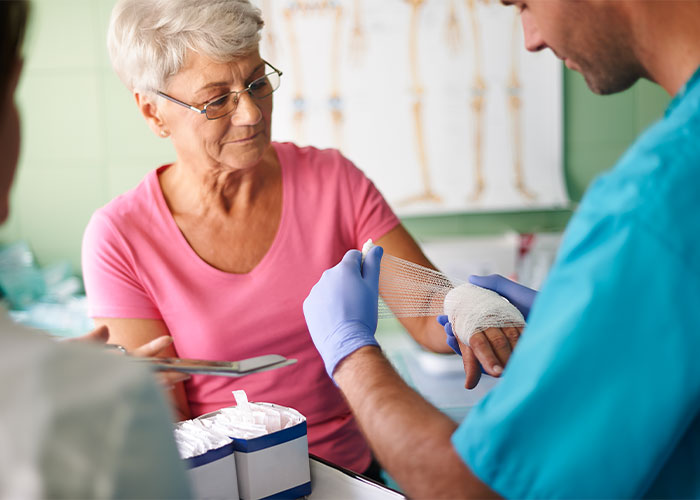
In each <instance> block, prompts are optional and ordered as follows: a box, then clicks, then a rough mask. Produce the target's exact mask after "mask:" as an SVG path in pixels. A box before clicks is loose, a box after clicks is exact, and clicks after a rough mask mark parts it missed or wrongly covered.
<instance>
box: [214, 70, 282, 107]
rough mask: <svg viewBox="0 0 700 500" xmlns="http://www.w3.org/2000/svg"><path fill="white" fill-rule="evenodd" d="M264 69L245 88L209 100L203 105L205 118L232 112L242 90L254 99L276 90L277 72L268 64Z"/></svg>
mask: <svg viewBox="0 0 700 500" xmlns="http://www.w3.org/2000/svg"><path fill="white" fill-rule="evenodd" d="M265 70H266V74H265V76H263V77H261V78H258V79H257V80H253V81H252V82H251V83H250V85H248V87H247V88H246V89H245V90H241V91H233V92H230V93H228V94H226V95H223V96H221V97H219V98H218V99H215V100H213V101H211V102H209V103H208V104H207V105H206V107H205V110H206V114H207V118H208V119H210V120H215V119H216V118H221V117H222V116H224V115H226V114H228V113H231V112H233V111H234V110H235V109H236V106H237V105H238V99H239V98H240V94H242V93H243V92H248V94H249V95H250V96H251V97H253V98H255V99H264V98H265V97H267V96H269V95H270V94H272V93H273V92H274V91H275V90H277V89H278V88H279V86H280V75H279V73H278V72H277V71H275V70H274V69H272V68H271V67H270V66H269V65H266V66H265Z"/></svg>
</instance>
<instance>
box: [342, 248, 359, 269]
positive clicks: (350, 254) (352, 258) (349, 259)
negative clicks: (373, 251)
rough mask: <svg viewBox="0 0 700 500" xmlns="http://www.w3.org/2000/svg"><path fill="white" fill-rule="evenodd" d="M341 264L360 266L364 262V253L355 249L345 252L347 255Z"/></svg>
mask: <svg viewBox="0 0 700 500" xmlns="http://www.w3.org/2000/svg"><path fill="white" fill-rule="evenodd" d="M341 262H345V263H348V264H352V265H357V266H359V265H360V263H361V262H362V252H360V251H359V250H355V249H352V250H348V251H347V252H345V255H344V256H343V260H342V261H341Z"/></svg>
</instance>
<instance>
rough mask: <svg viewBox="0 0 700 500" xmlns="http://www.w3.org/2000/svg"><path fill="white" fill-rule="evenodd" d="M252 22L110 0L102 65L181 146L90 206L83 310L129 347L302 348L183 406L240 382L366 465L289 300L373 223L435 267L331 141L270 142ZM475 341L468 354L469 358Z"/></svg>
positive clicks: (193, 392) (184, 394) (225, 401)
mask: <svg viewBox="0 0 700 500" xmlns="http://www.w3.org/2000/svg"><path fill="white" fill-rule="evenodd" d="M262 26H263V19H262V18H261V14H260V11H259V10H258V9H257V8H256V7H254V6H253V5H252V4H251V3H250V2H249V1H247V0H120V1H118V2H117V3H116V5H115V7H114V9H113V11H112V17H111V21H110V27H109V34H108V47H109V52H110V57H111V60H112V64H113V66H114V69H115V71H116V72H117V74H118V75H119V77H120V78H121V80H122V81H123V82H124V84H125V85H126V87H127V88H128V89H129V90H130V91H131V92H132V93H133V95H134V99H135V103H136V105H137V107H138V110H139V111H140V112H141V114H142V115H143V117H144V119H145V120H146V123H147V124H148V126H149V127H150V129H151V131H152V132H153V133H155V134H156V135H157V136H159V137H161V138H163V139H167V140H170V141H171V142H172V144H173V147H174V150H175V154H176V160H175V162H174V163H172V164H168V165H163V166H161V167H159V168H157V169H154V170H153V171H151V172H150V173H149V174H147V176H146V177H145V179H144V180H143V181H142V182H141V183H140V184H139V185H138V186H136V187H135V188H134V189H132V190H130V191H128V192H127V193H125V194H123V195H121V196H119V197H117V198H116V199H114V200H112V201H111V202H110V203H109V204H107V205H106V206H104V207H103V208H101V209H99V210H98V211H97V212H96V213H95V214H94V215H93V217H92V219H91V221H90V223H89V225H88V227H87V229H86V231H85V235H84V240H83V256H82V258H83V275H84V278H85V287H86V291H87V297H88V302H89V313H90V315H91V316H92V317H94V318H95V321H96V322H97V323H98V324H103V325H107V326H109V331H110V341H112V342H116V343H119V344H121V345H124V346H126V347H133V346H136V345H140V344H142V343H144V342H147V341H149V340H151V339H153V338H155V337H157V336H160V335H172V337H173V338H174V343H173V345H172V346H171V347H170V348H169V349H170V350H169V351H168V352H167V355H169V356H179V357H182V358H201V359H213V360H235V359H243V358H248V357H252V356H257V355H262V354H271V353H276V354H281V355H283V356H285V357H287V358H296V359H298V361H299V362H298V363H297V364H295V365H292V366H290V367H287V368H285V369H283V370H275V371H269V372H266V373H260V374H255V375H247V376H245V377H241V378H238V379H225V378H215V377H204V376H197V375H195V376H193V377H192V379H191V380H189V381H187V382H186V383H185V384H184V386H181V387H178V388H177V389H176V391H174V404H175V407H176V409H177V414H178V418H180V419H183V418H190V417H195V416H198V415H201V414H204V413H207V412H210V411H213V410H216V409H219V408H221V407H225V406H230V405H231V404H232V398H231V391H232V390H234V389H239V388H245V390H246V391H247V393H248V396H249V397H250V399H251V400H253V401H268V402H272V403H277V404H281V405H284V406H289V407H293V408H296V409H297V410H299V411H300V412H301V413H303V414H304V415H305V416H306V418H307V423H308V438H309V449H310V451H311V452H312V453H314V454H316V455H319V456H321V457H323V458H325V459H327V460H330V461H332V462H334V463H336V464H339V465H342V466H344V467H347V468H349V469H352V470H354V471H356V472H360V473H365V474H366V475H369V476H371V477H373V478H375V479H378V470H377V466H376V462H373V461H372V458H371V454H370V450H369V447H368V446H367V443H366V442H365V440H364V438H363V437H362V434H361V433H360V430H359V428H358V427H357V424H356V423H355V420H354V418H353V416H352V413H351V412H350V409H349V408H348V406H347V404H346V402H345V401H344V399H343V397H342V395H341V393H340V391H339V390H338V388H337V387H336V386H335V385H334V384H333V382H332V380H331V379H330V378H329V377H328V376H326V373H325V371H324V364H323V362H322V360H321V358H320V357H319V355H318V352H317V351H316V349H314V346H313V343H312V342H311V338H310V337H309V333H308V330H307V327H306V323H305V321H304V315H303V311H302V303H303V300H304V298H305V297H306V295H307V294H308V292H309V290H310V289H311V287H312V286H313V284H314V283H315V282H316V280H317V279H318V276H319V275H320V274H321V272H322V271H323V270H324V269H326V268H328V267H330V266H332V265H333V264H335V263H336V262H337V261H338V260H339V259H340V258H341V257H342V256H343V254H344V253H345V252H346V251H347V250H349V249H351V248H360V247H362V245H363V243H364V242H365V241H366V240H367V239H369V238H372V239H373V240H374V241H376V242H377V243H378V244H380V245H383V246H384V248H386V249H387V251H388V252H391V253H392V254H393V255H396V256H397V257H401V258H404V259H407V260H410V261H413V262H416V263H418V264H421V265H424V266H429V267H432V265H431V264H430V262H429V261H428V259H427V258H426V257H425V256H424V255H423V253H422V252H421V250H420V248H419V247H418V245H417V244H416V242H415V241H414V240H413V238H412V237H411V236H410V235H409V234H408V232H407V231H406V230H405V229H404V228H403V226H402V225H401V223H400V222H399V220H398V218H397V217H396V216H395V215H394V213H393V212H392V210H391V209H390V208H389V205H388V204H387V202H386V201H385V200H384V198H383V197H382V195H381V193H380V192H379V190H378V189H377V188H376V187H375V186H374V185H373V183H372V182H371V181H370V180H369V179H368V178H367V177H366V176H365V175H364V174H363V173H362V172H361V171H360V170H359V169H358V168H357V167H355V165H353V164H352V163H351V162H350V161H349V160H348V159H346V158H345V157H343V156H342V155H341V154H340V153H339V152H338V151H336V150H331V149H328V150H319V149H316V148H313V147H299V146H297V145H295V144H292V143H278V142H272V141H271V121H272V110H273V96H274V94H273V92H274V91H275V90H276V89H277V88H278V87H279V85H280V84H281V82H282V79H281V78H282V71H281V70H280V69H278V68H276V67H275V66H274V62H269V61H265V60H263V59H262V58H261V56H260V53H259V40H260V30H261V28H262ZM404 325H405V326H406V328H407V329H408V330H409V332H410V333H411V334H412V335H413V337H414V338H415V339H416V340H417V341H418V342H419V343H421V344H422V345H423V346H425V347H426V348H429V349H431V350H435V351H447V350H449V349H448V348H447V346H446V345H445V342H444V332H443V330H442V328H441V327H440V325H438V324H437V323H436V321H435V319H434V318H409V319H406V320H405V321H404ZM513 334H514V339H513V342H515V341H516V340H517V335H518V334H519V332H513ZM498 335H502V334H501V333H500V332H498ZM351 344H352V341H348V345H351ZM485 344H486V345H485V348H484V349H483V353H482V354H481V356H482V357H481V362H482V364H483V365H484V367H485V368H484V369H485V370H486V371H487V372H488V373H491V374H493V375H496V376H497V375H498V374H499V373H500V369H501V366H502V364H503V362H504V361H505V360H506V359H507V356H508V355H509V353H510V343H509V341H508V340H505V345H506V346H507V349H504V352H503V353H502V357H501V358H500V359H499V358H497V357H496V355H495V354H494V353H493V351H492V350H491V349H490V347H488V342H485ZM469 354H470V355H471V354H472V353H471V351H469ZM479 355H480V353H479V352H477V353H476V354H474V356H473V357H472V358H469V359H472V361H473V364H472V369H473V370H475V371H476V370H478V371H480V366H479V363H478V362H477V357H478V356H479ZM466 357H467V356H466V355H465V358H466Z"/></svg>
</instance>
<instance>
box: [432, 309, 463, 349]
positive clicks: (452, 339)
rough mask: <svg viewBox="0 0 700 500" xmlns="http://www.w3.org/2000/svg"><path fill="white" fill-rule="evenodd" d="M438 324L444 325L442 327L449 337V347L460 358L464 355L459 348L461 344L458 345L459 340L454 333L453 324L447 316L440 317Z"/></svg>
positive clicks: (447, 340)
mask: <svg viewBox="0 0 700 500" xmlns="http://www.w3.org/2000/svg"><path fill="white" fill-rule="evenodd" d="M437 321H438V323H440V324H441V325H442V327H443V328H444V329H445V334H446V335H447V339H446V342H447V345H448V346H450V348H451V349H452V350H453V351H454V352H455V353H457V354H459V355H460V356H461V355H462V350H461V349H460V348H459V344H458V343H457V339H456V338H455V334H454V332H453V331H452V323H450V319H449V318H448V317H447V314H441V315H440V316H438V317H437Z"/></svg>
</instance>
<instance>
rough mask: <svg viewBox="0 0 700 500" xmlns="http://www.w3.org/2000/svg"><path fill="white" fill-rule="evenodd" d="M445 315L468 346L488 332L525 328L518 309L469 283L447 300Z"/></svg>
mask: <svg viewBox="0 0 700 500" xmlns="http://www.w3.org/2000/svg"><path fill="white" fill-rule="evenodd" d="M445 314H447V316H448V318H449V319H450V323H451V324H452V331H453V332H454V334H455V335H456V336H457V338H459V340H461V341H462V342H463V343H464V344H467V345H469V339H470V338H471V337H472V335H474V334H475V333H477V332H481V331H484V330H486V329H488V328H505V327H520V328H522V327H524V326H525V318H523V315H522V314H521V313H520V311H518V309H517V308H516V307H515V306H514V305H513V304H511V303H510V302H508V301H507V300H506V299H505V298H503V297H501V296H500V295H498V294H497V293H496V292H492V291H491V290H487V289H485V288H480V287H478V286H475V285H472V284H470V283H465V284H463V285H460V286H458V287H457V288H454V289H452V290H450V292H449V293H448V294H447V296H446V297H445Z"/></svg>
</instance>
